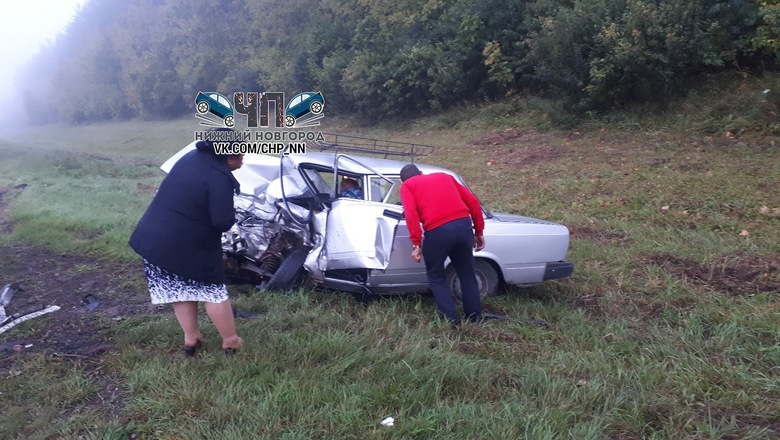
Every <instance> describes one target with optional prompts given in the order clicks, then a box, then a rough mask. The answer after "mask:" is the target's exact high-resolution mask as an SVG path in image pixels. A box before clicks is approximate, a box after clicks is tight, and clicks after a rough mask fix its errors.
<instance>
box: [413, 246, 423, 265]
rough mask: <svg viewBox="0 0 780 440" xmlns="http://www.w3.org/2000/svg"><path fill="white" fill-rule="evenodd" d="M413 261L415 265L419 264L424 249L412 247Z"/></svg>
mask: <svg viewBox="0 0 780 440" xmlns="http://www.w3.org/2000/svg"><path fill="white" fill-rule="evenodd" d="M412 259H413V260H414V262H415V263H419V262H420V260H421V259H422V248H420V247H412Z"/></svg>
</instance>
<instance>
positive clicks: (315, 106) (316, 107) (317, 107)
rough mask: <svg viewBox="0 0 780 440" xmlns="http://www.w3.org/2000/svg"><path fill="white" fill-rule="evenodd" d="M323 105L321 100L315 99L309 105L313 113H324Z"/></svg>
mask: <svg viewBox="0 0 780 440" xmlns="http://www.w3.org/2000/svg"><path fill="white" fill-rule="evenodd" d="M322 108H323V105H322V103H321V102H319V101H314V102H312V103H311V104H310V105H309V110H311V112H312V113H315V114H317V113H322Z"/></svg>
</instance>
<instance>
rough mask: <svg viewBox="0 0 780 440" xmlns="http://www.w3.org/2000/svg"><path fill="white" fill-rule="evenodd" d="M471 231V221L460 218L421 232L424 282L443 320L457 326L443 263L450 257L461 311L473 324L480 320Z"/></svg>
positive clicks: (457, 317)
mask: <svg viewBox="0 0 780 440" xmlns="http://www.w3.org/2000/svg"><path fill="white" fill-rule="evenodd" d="M473 246H474V231H473V229H472V225H471V218H470V217H464V218H461V219H457V220H453V221H451V222H448V223H445V224H443V225H441V226H439V227H436V228H434V229H431V230H430V231H425V237H424V240H423V243H422V254H423V258H424V259H425V272H426V274H427V275H428V283H429V284H430V286H431V290H432V291H433V296H434V298H435V299H436V306H437V307H438V308H439V313H440V314H441V315H442V317H443V318H445V319H447V320H449V321H451V322H453V323H455V324H459V323H460V316H459V315H458V312H457V311H456V310H455V301H454V300H453V299H452V292H451V291H450V288H449V286H448V285H447V275H446V274H445V272H444V262H445V261H446V259H447V257H450V261H452V265H453V267H454V268H455V273H457V274H458V278H459V279H460V290H461V292H462V293H463V312H464V313H465V314H466V318H468V319H469V320H473V321H477V320H479V319H480V318H481V317H482V305H481V304H480V298H479V286H478V284H477V277H476V275H475V274H474V254H473V253H472V248H473Z"/></svg>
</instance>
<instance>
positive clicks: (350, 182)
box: [339, 177, 363, 200]
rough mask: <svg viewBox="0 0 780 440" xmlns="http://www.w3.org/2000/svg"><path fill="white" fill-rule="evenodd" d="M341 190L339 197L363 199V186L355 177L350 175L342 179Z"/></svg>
mask: <svg viewBox="0 0 780 440" xmlns="http://www.w3.org/2000/svg"><path fill="white" fill-rule="evenodd" d="M339 190H340V191H339V197H347V198H350V199H360V200H363V188H361V187H360V185H359V184H358V182H357V180H355V179H350V178H349V177H347V178H344V179H342V181H341V185H340V187H339Z"/></svg>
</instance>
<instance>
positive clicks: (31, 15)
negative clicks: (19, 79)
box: [0, 0, 88, 126]
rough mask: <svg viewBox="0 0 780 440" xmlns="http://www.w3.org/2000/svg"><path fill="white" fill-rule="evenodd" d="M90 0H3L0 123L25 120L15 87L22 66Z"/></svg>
mask: <svg viewBox="0 0 780 440" xmlns="http://www.w3.org/2000/svg"><path fill="white" fill-rule="evenodd" d="M87 1H88V0H22V1H17V0H3V1H2V2H0V17H2V20H3V21H2V26H0V41H2V44H0V60H2V61H0V105H2V108H3V109H4V111H3V112H2V114H0V124H2V125H3V126H7V125H9V124H12V125H16V124H19V123H23V122H26V121H25V118H26V116H25V114H24V113H25V112H24V111H23V108H22V106H21V104H20V102H21V94H20V91H19V90H18V88H17V86H16V84H15V83H16V81H15V79H16V76H17V75H18V74H19V68H20V67H22V66H23V65H24V64H25V63H26V62H28V61H29V60H30V59H31V58H33V57H34V56H35V55H36V54H37V53H38V52H39V50H40V48H41V47H43V46H44V45H46V44H51V43H53V42H54V40H55V38H56V37H57V35H58V34H60V33H61V32H62V31H63V30H64V29H65V28H66V27H67V25H68V23H69V22H70V21H71V20H72V19H73V17H74V16H75V14H76V13H77V11H78V9H79V8H80V7H82V6H83V5H84V4H85V3H86V2H87Z"/></svg>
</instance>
